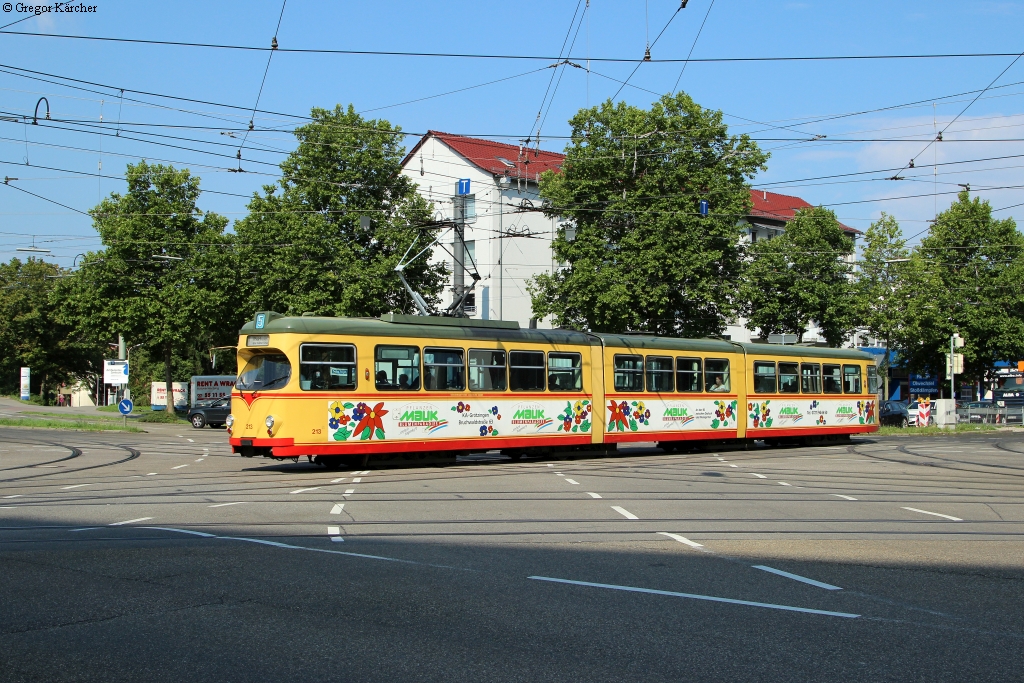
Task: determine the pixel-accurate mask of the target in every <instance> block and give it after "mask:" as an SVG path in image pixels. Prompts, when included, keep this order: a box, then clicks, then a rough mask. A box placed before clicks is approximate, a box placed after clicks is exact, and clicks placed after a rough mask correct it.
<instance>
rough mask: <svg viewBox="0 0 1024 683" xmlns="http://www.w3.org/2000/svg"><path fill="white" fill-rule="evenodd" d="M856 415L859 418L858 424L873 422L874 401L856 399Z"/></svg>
mask: <svg viewBox="0 0 1024 683" xmlns="http://www.w3.org/2000/svg"><path fill="white" fill-rule="evenodd" d="M857 416H858V417H859V418H860V424H874V422H875V402H874V401H857Z"/></svg>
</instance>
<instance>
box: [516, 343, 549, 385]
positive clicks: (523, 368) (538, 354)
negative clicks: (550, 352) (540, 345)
mask: <svg viewBox="0 0 1024 683" xmlns="http://www.w3.org/2000/svg"><path fill="white" fill-rule="evenodd" d="M508 385H509V387H510V388H511V389H512V391H544V352H543V351H509V354H508Z"/></svg>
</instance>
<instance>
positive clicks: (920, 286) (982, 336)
mask: <svg viewBox="0 0 1024 683" xmlns="http://www.w3.org/2000/svg"><path fill="white" fill-rule="evenodd" d="M1022 256H1024V236H1022V235H1021V234H1020V233H1019V232H1018V231H1017V226H1016V224H1015V223H1014V221H1013V219H1012V218H1007V219H1003V220H999V219H995V218H993V217H992V207H991V206H990V205H989V203H988V202H987V201H981V200H980V199H978V198H977V197H975V198H974V199H972V198H971V197H970V194H969V193H968V192H967V191H966V190H965V191H963V192H961V193H960V195H959V197H958V198H957V201H956V202H955V203H953V204H952V205H951V206H950V207H949V208H948V209H947V210H945V211H943V212H942V213H940V214H939V215H938V216H937V217H936V220H935V223H934V224H933V225H932V227H931V228H930V229H929V231H928V235H927V236H926V237H925V238H924V239H922V240H921V244H920V245H919V246H918V247H917V248H916V249H915V252H914V259H913V261H912V262H911V264H910V265H911V268H909V269H907V271H906V272H903V273H901V277H903V278H904V279H905V280H906V281H907V286H908V287H910V288H912V290H913V297H912V298H911V299H910V305H909V307H908V311H907V318H908V326H907V328H906V331H905V334H904V335H903V339H902V340H901V342H900V352H901V355H902V356H903V357H904V358H905V359H906V362H907V363H908V365H909V366H910V367H911V368H912V369H914V370H917V371H921V372H932V373H934V374H936V375H943V374H944V371H945V363H946V361H945V355H944V354H946V353H949V339H950V337H951V336H952V335H953V333H954V332H959V334H960V335H961V336H962V337H964V338H965V339H966V346H965V348H964V349H962V352H963V354H964V363H965V368H964V369H965V374H966V375H967V377H970V378H972V379H976V380H983V379H986V374H987V373H989V372H991V371H992V370H993V369H994V368H995V364H996V363H997V362H999V361H1006V360H1017V359H1021V358H1024V286H1022V285H1024V259H1022Z"/></svg>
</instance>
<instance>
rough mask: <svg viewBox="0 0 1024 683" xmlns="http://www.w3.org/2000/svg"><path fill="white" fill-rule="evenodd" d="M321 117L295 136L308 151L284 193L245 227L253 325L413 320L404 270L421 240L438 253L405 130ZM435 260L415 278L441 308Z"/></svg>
mask: <svg viewBox="0 0 1024 683" xmlns="http://www.w3.org/2000/svg"><path fill="white" fill-rule="evenodd" d="M311 117H312V119H313V121H312V123H309V124H307V125H304V126H301V127H299V128H297V129H296V130H295V136H296V138H298V141H299V144H298V147H297V148H296V150H295V151H294V152H292V153H291V154H290V155H289V156H288V158H287V159H286V160H285V161H284V162H282V164H281V171H282V174H283V177H282V178H281V180H280V181H279V182H278V185H276V186H275V185H267V186H265V187H264V188H263V189H264V195H263V196H259V195H254V196H253V198H252V200H251V201H250V202H249V215H248V216H246V218H244V219H243V220H241V221H239V222H238V223H236V225H235V232H236V233H237V236H238V262H239V270H240V272H241V273H242V277H243V279H244V280H245V281H246V282H247V283H248V284H247V288H246V291H245V292H244V301H243V309H244V311H245V313H246V315H247V317H248V316H249V314H251V313H252V312H254V311H257V310H276V311H280V312H292V313H304V312H312V313H317V314H323V315H338V316H376V315H380V314H382V313H386V312H389V311H399V312H413V311H414V310H415V309H414V307H413V304H412V302H411V301H410V300H409V298H408V296H407V294H406V292H405V289H404V288H403V287H402V284H401V282H400V280H399V279H398V276H397V274H396V273H395V266H397V265H398V264H399V262H400V260H401V258H402V256H403V255H404V254H405V252H406V250H407V249H408V248H409V246H410V245H411V244H412V243H413V241H414V240H418V244H419V245H420V248H422V247H424V246H426V245H428V244H429V243H430V242H431V241H432V240H433V238H434V235H435V234H436V228H434V227H432V226H431V225H430V219H431V214H430V206H429V205H428V204H427V203H426V202H425V201H424V200H423V199H422V198H421V197H420V196H419V194H418V193H417V192H416V188H415V185H413V183H412V182H411V181H410V180H409V179H408V178H407V177H405V176H404V175H402V173H401V161H402V157H403V154H404V149H403V148H402V147H401V145H400V144H399V140H400V139H401V137H402V136H401V129H400V128H398V127H393V126H391V124H390V123H389V122H387V121H384V120H364V119H363V118H362V117H360V116H359V115H358V114H357V113H355V111H354V110H353V108H352V107H351V106H349V108H348V110H342V108H341V107H340V106H337V107H335V108H334V110H333V111H331V110H326V109H313V111H312V114H311ZM362 216H367V217H369V219H370V227H369V229H364V228H363V227H361V225H360V218H361V217H362ZM428 256H429V252H428V254H424V255H423V256H421V257H420V258H419V259H417V260H416V261H415V262H414V263H413V264H411V265H409V266H408V267H407V268H406V269H405V275H406V278H407V279H408V280H409V282H410V283H411V284H412V286H413V287H415V288H417V290H418V291H419V292H420V293H421V294H422V295H423V296H424V298H425V299H427V301H428V302H430V303H432V304H434V303H436V302H437V301H438V297H437V295H438V293H439V292H440V291H441V288H442V286H443V285H442V283H443V281H444V276H445V270H444V267H443V266H440V265H429V264H428V263H427V259H428Z"/></svg>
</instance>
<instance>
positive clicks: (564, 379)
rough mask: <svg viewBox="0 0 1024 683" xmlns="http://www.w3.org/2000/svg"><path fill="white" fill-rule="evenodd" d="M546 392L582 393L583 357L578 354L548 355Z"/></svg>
mask: <svg viewBox="0 0 1024 683" xmlns="http://www.w3.org/2000/svg"><path fill="white" fill-rule="evenodd" d="M548 391H583V357H582V356H581V355H580V354H578V353H549V354H548Z"/></svg>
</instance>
